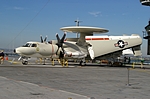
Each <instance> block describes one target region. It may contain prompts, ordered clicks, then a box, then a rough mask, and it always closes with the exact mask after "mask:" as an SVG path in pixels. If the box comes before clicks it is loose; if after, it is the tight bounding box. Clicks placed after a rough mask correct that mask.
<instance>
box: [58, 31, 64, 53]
mask: <svg viewBox="0 0 150 99" xmlns="http://www.w3.org/2000/svg"><path fill="white" fill-rule="evenodd" d="M65 37H66V33H64V35H63V37H62V38H61V39H60V38H59V36H58V33H57V34H56V38H57V43H56V45H57V46H58V49H57V51H56V55H57V53H58V50H59V48H61V49H62V54H64V53H65V50H64V48H63V43H64V40H65Z"/></svg>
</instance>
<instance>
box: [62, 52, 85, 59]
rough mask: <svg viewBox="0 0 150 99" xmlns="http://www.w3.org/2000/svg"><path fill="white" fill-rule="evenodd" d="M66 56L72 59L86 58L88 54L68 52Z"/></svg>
mask: <svg viewBox="0 0 150 99" xmlns="http://www.w3.org/2000/svg"><path fill="white" fill-rule="evenodd" d="M64 56H65V57H71V58H85V57H86V56H87V54H85V53H83V52H79V51H76V52H66V53H65V55H64Z"/></svg>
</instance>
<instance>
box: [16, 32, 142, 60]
mask: <svg viewBox="0 0 150 99" xmlns="http://www.w3.org/2000/svg"><path fill="white" fill-rule="evenodd" d="M76 40H77V38H76V39H75V40H73V41H67V40H66V41H65V42H64V44H63V48H64V50H65V51H66V55H65V57H64V58H85V57H87V56H88V55H89V51H88V47H87V46H79V45H77V44H76ZM85 40H86V42H87V43H88V44H90V45H91V48H92V51H93V55H94V56H93V57H94V58H95V57H99V56H103V55H106V54H109V53H113V52H117V51H122V50H124V49H128V48H132V47H136V46H138V45H141V44H142V39H141V37H140V36H138V35H131V36H86V38H85ZM57 49H58V46H57V45H56V44H53V43H52V44H49V43H40V42H27V43H26V44H25V45H24V46H22V47H18V48H16V49H15V52H16V53H18V54H19V55H21V56H26V57H43V58H50V57H52V58H56V57H57V58H58V55H59V53H58V55H56V51H57ZM60 50H61V49H60ZM60 50H59V51H60Z"/></svg>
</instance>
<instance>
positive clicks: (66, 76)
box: [0, 61, 150, 99]
mask: <svg viewBox="0 0 150 99" xmlns="http://www.w3.org/2000/svg"><path fill="white" fill-rule="evenodd" d="M56 67H59V68H56ZM144 67H145V68H144V69H141V68H140V66H139V65H137V66H135V68H134V69H133V68H132V66H123V67H109V66H101V65H96V64H92V63H89V64H87V66H79V65H77V64H76V63H71V64H70V65H69V66H68V67H62V66H61V65H59V64H56V65H55V66H52V65H51V64H46V65H42V64H36V65H35V64H29V65H22V64H21V63H20V64H19V63H15V64H12V63H10V62H6V61H5V62H4V64H3V65H0V87H1V90H0V98H1V99H6V98H7V99H9V98H11V99H148V98H149V97H150V94H149V93H150V85H149V82H150V78H149V76H150V66H149V65H144Z"/></svg>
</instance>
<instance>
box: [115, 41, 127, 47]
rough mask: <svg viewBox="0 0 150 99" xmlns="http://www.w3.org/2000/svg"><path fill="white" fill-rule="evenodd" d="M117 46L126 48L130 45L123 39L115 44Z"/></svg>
mask: <svg viewBox="0 0 150 99" xmlns="http://www.w3.org/2000/svg"><path fill="white" fill-rule="evenodd" d="M114 45H115V47H120V48H124V47H125V46H126V45H128V42H124V41H123V40H119V41H118V42H117V43H115V44H114Z"/></svg>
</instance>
